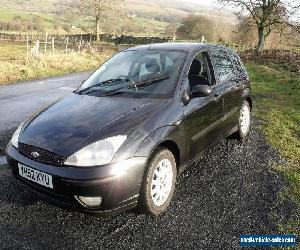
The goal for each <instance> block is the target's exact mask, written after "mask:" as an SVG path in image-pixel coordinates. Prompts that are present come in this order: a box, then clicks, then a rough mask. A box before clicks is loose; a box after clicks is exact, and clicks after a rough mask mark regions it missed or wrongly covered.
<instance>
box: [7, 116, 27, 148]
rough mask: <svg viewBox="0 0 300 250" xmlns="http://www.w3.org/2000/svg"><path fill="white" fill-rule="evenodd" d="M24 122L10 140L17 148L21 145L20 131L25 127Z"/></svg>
mask: <svg viewBox="0 0 300 250" xmlns="http://www.w3.org/2000/svg"><path fill="white" fill-rule="evenodd" d="M23 124H24V122H23V123H21V125H20V126H19V127H18V128H17V130H16V131H15V133H14V134H13V136H12V138H11V140H10V142H11V144H12V145H13V146H14V147H15V148H18V147H19V135H20V132H21V130H22V127H23Z"/></svg>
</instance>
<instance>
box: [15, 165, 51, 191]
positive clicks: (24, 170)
mask: <svg viewBox="0 0 300 250" xmlns="http://www.w3.org/2000/svg"><path fill="white" fill-rule="evenodd" d="M18 167H19V175H20V176H22V177H24V178H25V179H27V180H30V181H32V182H35V183H38V184H40V185H42V186H44V187H47V188H51V189H53V183H52V175H50V174H46V173H43V172H41V171H38V170H35V169H33V168H30V167H27V166H24V165H22V164H20V163H19V164H18Z"/></svg>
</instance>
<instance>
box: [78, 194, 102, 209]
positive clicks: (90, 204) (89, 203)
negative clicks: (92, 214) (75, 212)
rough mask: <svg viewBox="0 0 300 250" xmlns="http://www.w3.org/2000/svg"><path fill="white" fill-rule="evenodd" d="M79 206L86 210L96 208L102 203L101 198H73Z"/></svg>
mask: <svg viewBox="0 0 300 250" xmlns="http://www.w3.org/2000/svg"><path fill="white" fill-rule="evenodd" d="M75 198H76V199H77V200H78V201H79V203H80V204H81V205H83V206H84V207H87V208H98V207H100V205H101V203H102V197H101V196H97V197H86V196H75Z"/></svg>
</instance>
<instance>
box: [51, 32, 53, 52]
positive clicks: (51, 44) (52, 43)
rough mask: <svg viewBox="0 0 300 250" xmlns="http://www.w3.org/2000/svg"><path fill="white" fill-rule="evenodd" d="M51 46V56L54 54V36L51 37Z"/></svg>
mask: <svg viewBox="0 0 300 250" xmlns="http://www.w3.org/2000/svg"><path fill="white" fill-rule="evenodd" d="M51 45H52V54H54V36H52V39H51Z"/></svg>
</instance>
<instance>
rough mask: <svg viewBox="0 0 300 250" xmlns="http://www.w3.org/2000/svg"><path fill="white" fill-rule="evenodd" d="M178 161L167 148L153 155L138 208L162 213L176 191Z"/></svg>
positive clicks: (155, 214) (151, 213)
mask: <svg viewBox="0 0 300 250" xmlns="http://www.w3.org/2000/svg"><path fill="white" fill-rule="evenodd" d="M176 176H177V168H176V161H175V158H174V156H173V154H172V153H171V152H170V151H169V150H167V149H160V150H158V151H157V152H156V153H154V154H153V155H152V157H151V158H150V160H149V162H148V165H147V168H146V170H145V174H144V178H143V181H142V185H141V190H140V197H139V204H138V208H139V210H140V212H143V213H147V214H150V215H154V216H157V215H160V214H161V213H163V212H164V211H165V210H166V209H167V208H168V206H169V205H170V202H171V199H172V196H173V194H174V191H175V183H176Z"/></svg>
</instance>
